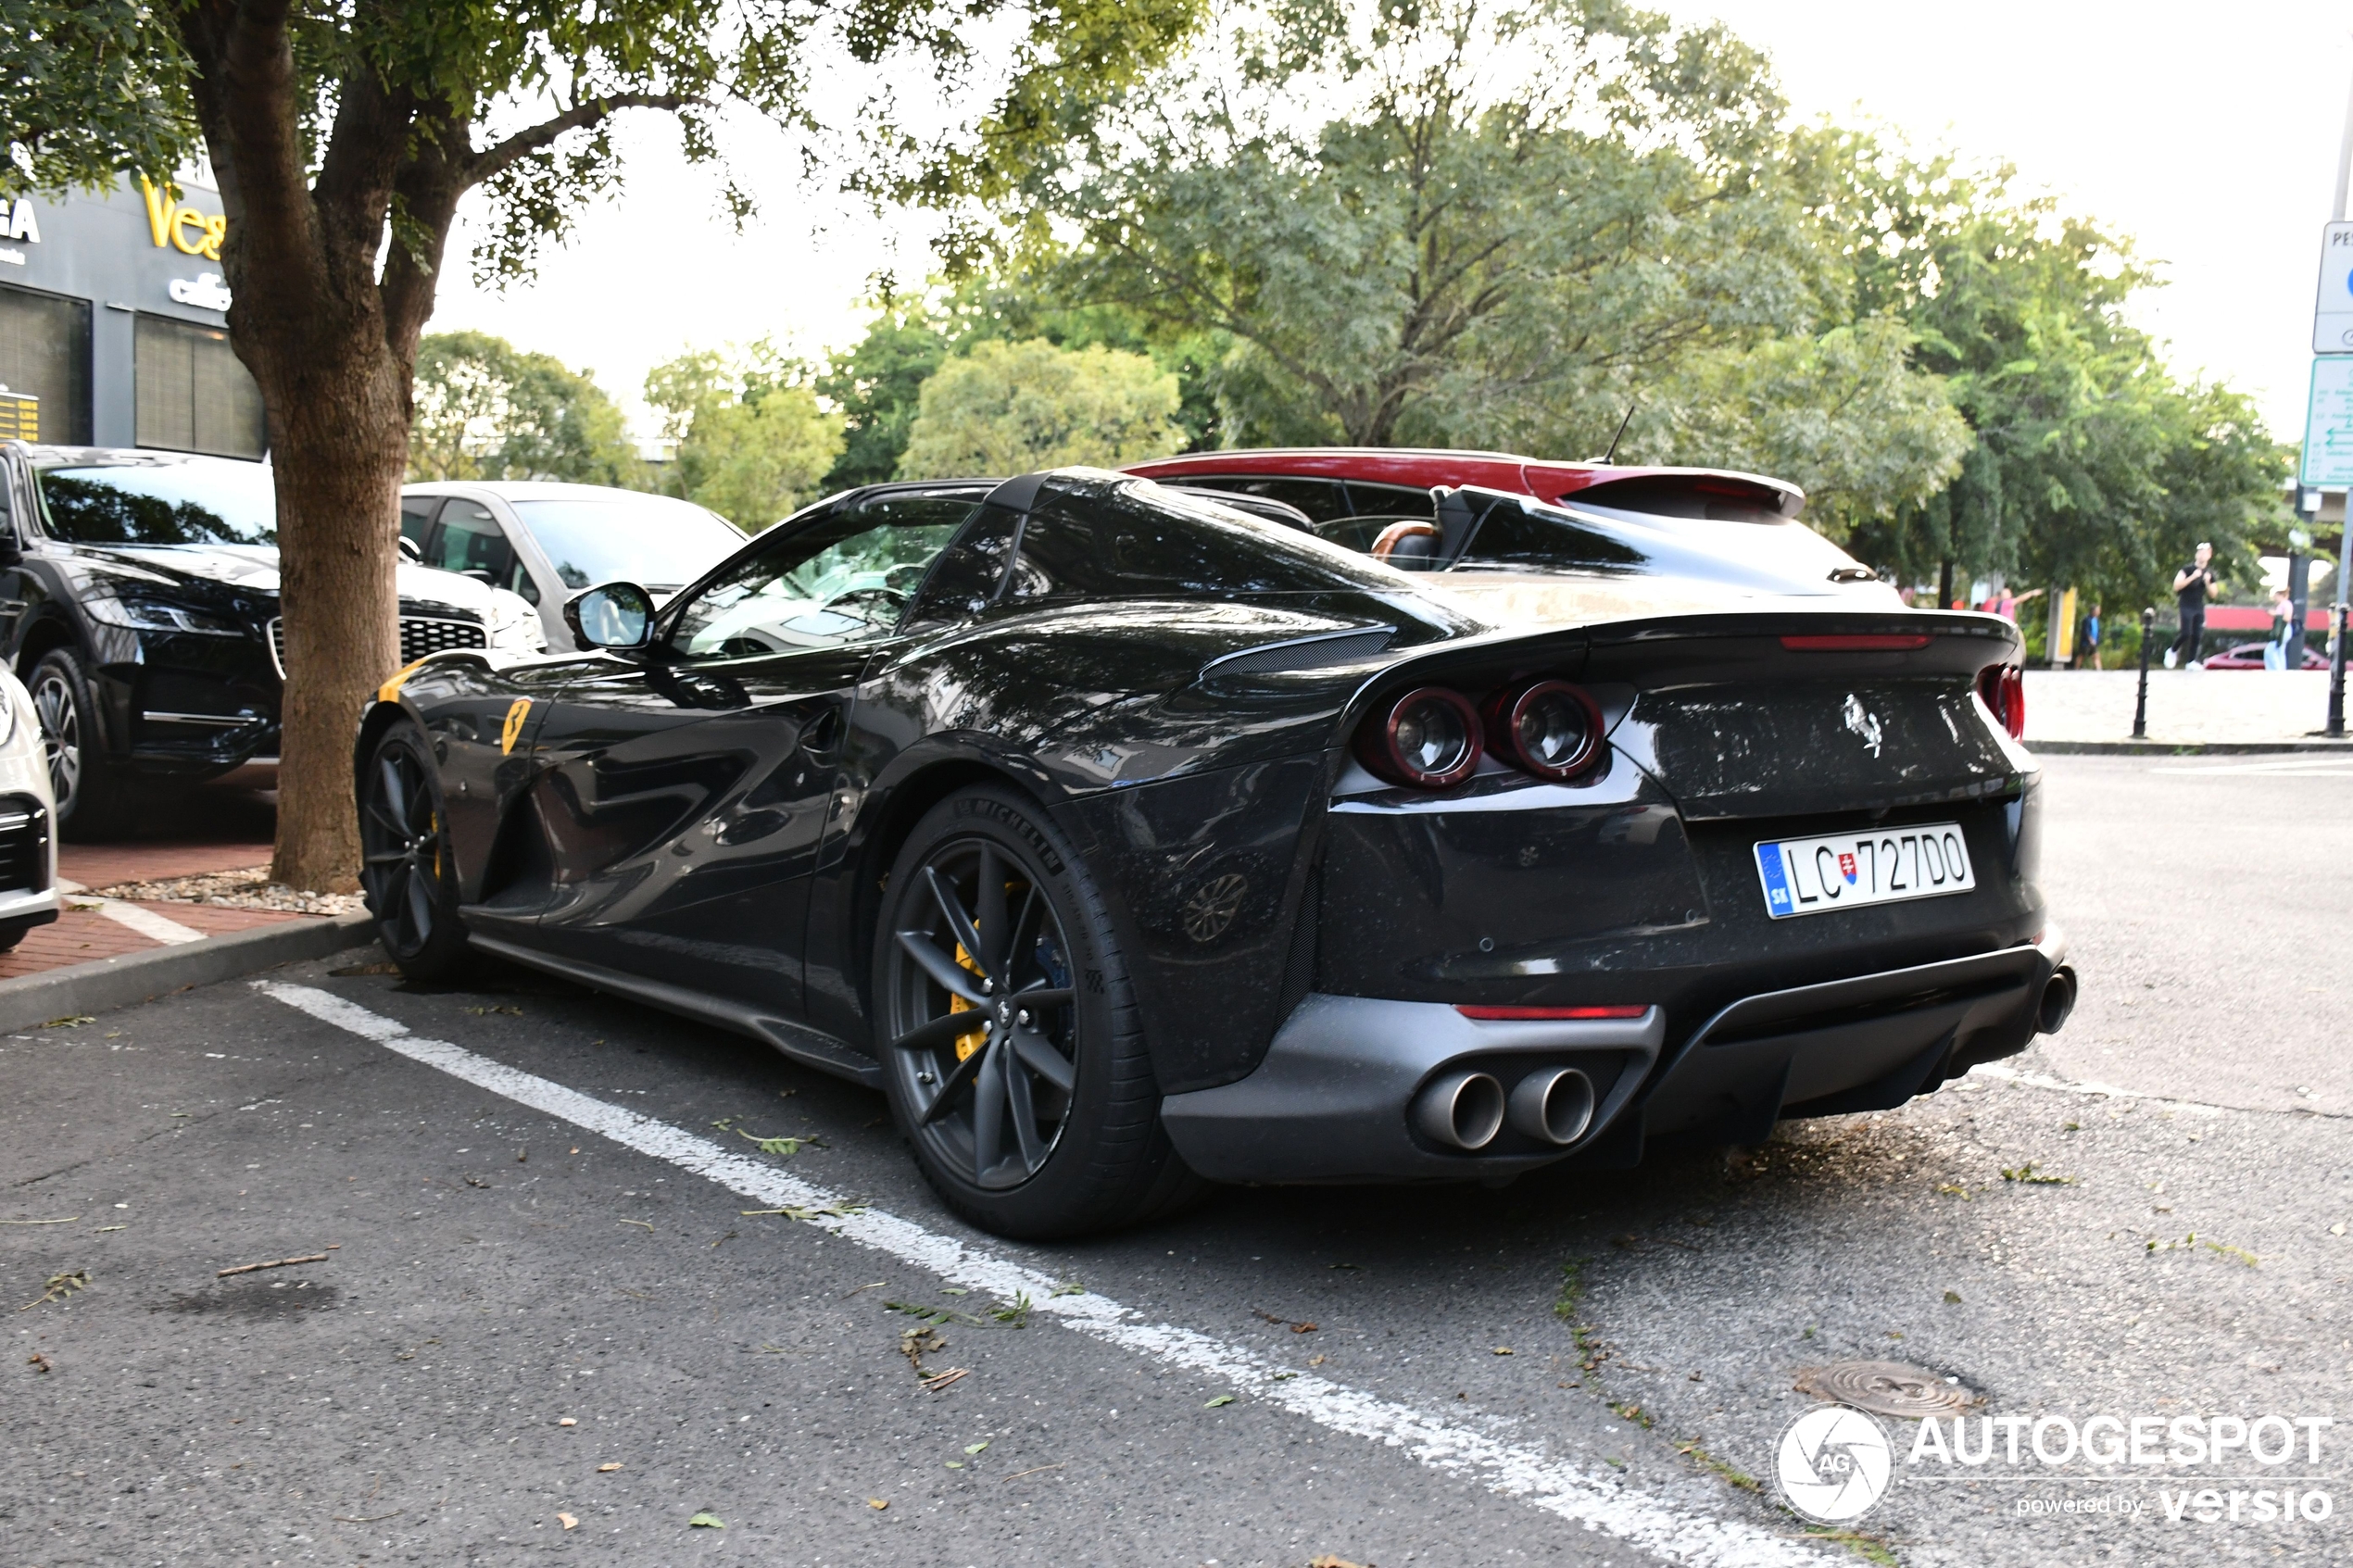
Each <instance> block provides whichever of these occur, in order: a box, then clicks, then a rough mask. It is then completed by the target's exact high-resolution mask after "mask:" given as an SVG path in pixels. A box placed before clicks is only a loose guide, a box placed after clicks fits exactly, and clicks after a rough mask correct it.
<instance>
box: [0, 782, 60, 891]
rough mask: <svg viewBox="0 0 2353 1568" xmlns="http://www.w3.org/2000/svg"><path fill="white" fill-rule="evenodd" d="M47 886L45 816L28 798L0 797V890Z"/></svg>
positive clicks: (37, 804) (17, 796)
mask: <svg viewBox="0 0 2353 1568" xmlns="http://www.w3.org/2000/svg"><path fill="white" fill-rule="evenodd" d="M48 885H49V813H48V812H46V811H45V810H44V809H42V807H41V803H40V802H39V801H37V800H35V799H33V798H32V797H31V796H27V795H7V796H0V889H5V890H6V891H8V892H11V893H15V892H20V891H23V890H26V889H31V890H33V891H36V892H37V891H39V890H40V889H42V888H44V887H46V886H48Z"/></svg>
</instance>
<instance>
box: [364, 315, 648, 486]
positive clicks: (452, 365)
mask: <svg viewBox="0 0 2353 1568" xmlns="http://www.w3.org/2000/svg"><path fill="white" fill-rule="evenodd" d="M415 396H416V404H415V412H414V413H413V415H412V416H411V418H410V420H409V478H411V479H560V480H569V481H572V482H573V483H578V484H612V485H621V486H624V487H628V488H642V487H643V485H644V474H643V472H642V470H643V468H644V464H643V463H641V462H640V461H639V460H638V458H637V451H636V447H635V445H634V444H633V443H632V442H631V441H630V440H629V435H628V432H627V430H626V429H625V428H624V421H623V417H622V412H621V407H620V405H619V404H616V403H615V402H614V401H613V400H612V399H611V398H610V397H609V396H607V395H606V394H605V390H604V388H602V387H600V386H598V384H597V381H596V373H595V372H594V371H592V370H570V369H567V368H566V367H565V365H564V364H563V363H562V361H560V360H559V359H557V358H555V357H554V356H552V355H547V354H532V353H526V352H524V351H522V350H521V349H518V348H516V347H515V346H514V345H512V344H510V343H509V342H507V341H506V340H505V339H504V338H497V337H492V336H491V335H489V334H488V333H487V332H432V333H428V334H427V335H426V336H425V337H424V338H422V340H420V342H419V343H418V345H417V381H416V393H415Z"/></svg>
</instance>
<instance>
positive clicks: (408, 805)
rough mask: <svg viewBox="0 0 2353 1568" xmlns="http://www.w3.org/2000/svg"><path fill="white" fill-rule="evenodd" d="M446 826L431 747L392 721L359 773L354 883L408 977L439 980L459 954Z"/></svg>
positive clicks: (460, 935)
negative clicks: (357, 860)
mask: <svg viewBox="0 0 2353 1568" xmlns="http://www.w3.org/2000/svg"><path fill="white" fill-rule="evenodd" d="M446 824H447V818H446V816H445V815H444V813H443V810H442V800H441V781H440V778H439V777H438V776H437V774H436V771H435V770H434V759H433V752H432V750H431V749H430V747H429V746H428V745H427V743H426V741H425V738H424V736H423V735H422V734H419V733H418V730H417V728H416V726H415V725H414V724H411V723H409V722H407V721H403V722H401V723H398V724H396V725H394V726H393V727H392V728H391V729H390V730H389V731H387V732H385V734H384V738H383V739H382V740H380V741H378V742H377V743H376V749H375V752H374V754H373V755H372V756H371V757H370V758H369V759H368V765H367V767H366V769H365V770H364V771H362V772H361V773H360V776H359V851H360V867H359V884H360V887H361V889H362V890H363V891H364V892H365V893H366V894H367V897H368V910H369V912H370V913H371V914H372V915H374V916H375V917H376V932H377V935H378V936H379V937H380V938H381V939H382V940H383V942H384V951H385V952H387V953H389V954H390V955H392V961H393V962H395V963H396V964H398V965H399V966H400V972H401V973H403V974H405V975H408V976H409V978H411V979H416V980H439V979H443V978H446V977H447V975H448V974H449V973H450V972H452V971H453V970H455V969H456V967H457V965H458V962H459V960H460V959H461V958H462V957H463V956H464V953H465V947H466V934H465V931H464V929H463V928H462V927H461V926H460V925H459V923H458V911H457V903H458V899H457V886H456V881H457V879H456V875H455V868H454V866H452V864H451V862H450V857H449V852H448V834H447V827H446Z"/></svg>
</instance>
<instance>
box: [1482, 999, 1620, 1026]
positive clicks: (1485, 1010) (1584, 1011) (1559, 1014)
mask: <svg viewBox="0 0 2353 1568" xmlns="http://www.w3.org/2000/svg"><path fill="white" fill-rule="evenodd" d="M1454 1010H1455V1011H1456V1012H1459V1013H1461V1014H1462V1015H1463V1016H1464V1017H1465V1018H1471V1019H1477V1020H1478V1021H1479V1022H1484V1023H1501V1022H1507V1021H1510V1020H1516V1019H1527V1018H1640V1017H1642V1014H1644V1013H1646V1012H1648V1011H1650V1008H1649V1007H1648V1006H1647V1005H1637V1006H1634V1007H1622V1008H1491V1007H1471V1006H1466V1005H1464V1004H1462V1003H1459V1002H1458V1003H1456V1004H1455V1006H1454Z"/></svg>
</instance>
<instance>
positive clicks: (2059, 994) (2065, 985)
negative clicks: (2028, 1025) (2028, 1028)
mask: <svg viewBox="0 0 2353 1568" xmlns="http://www.w3.org/2000/svg"><path fill="white" fill-rule="evenodd" d="M2074 1010H2075V969H2074V966H2073V965H2071V964H2061V965H2059V966H2058V968H2057V969H2055V970H2053V971H2051V978H2050V981H2049V982H2048V984H2046V985H2044V987H2043V1001H2042V1005H2041V1006H2040V1007H2039V1008H2037V1009H2036V1010H2035V1013H2034V1027H2035V1029H2036V1031H2037V1032H2039V1033H2041V1034H2045V1035H2056V1034H2057V1033H2058V1032H2059V1028H2060V1026H2061V1025H2062V1024H2064V1023H2066V1022H2067V1015H2068V1014H2069V1013H2070V1012H2073V1011H2074Z"/></svg>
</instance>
